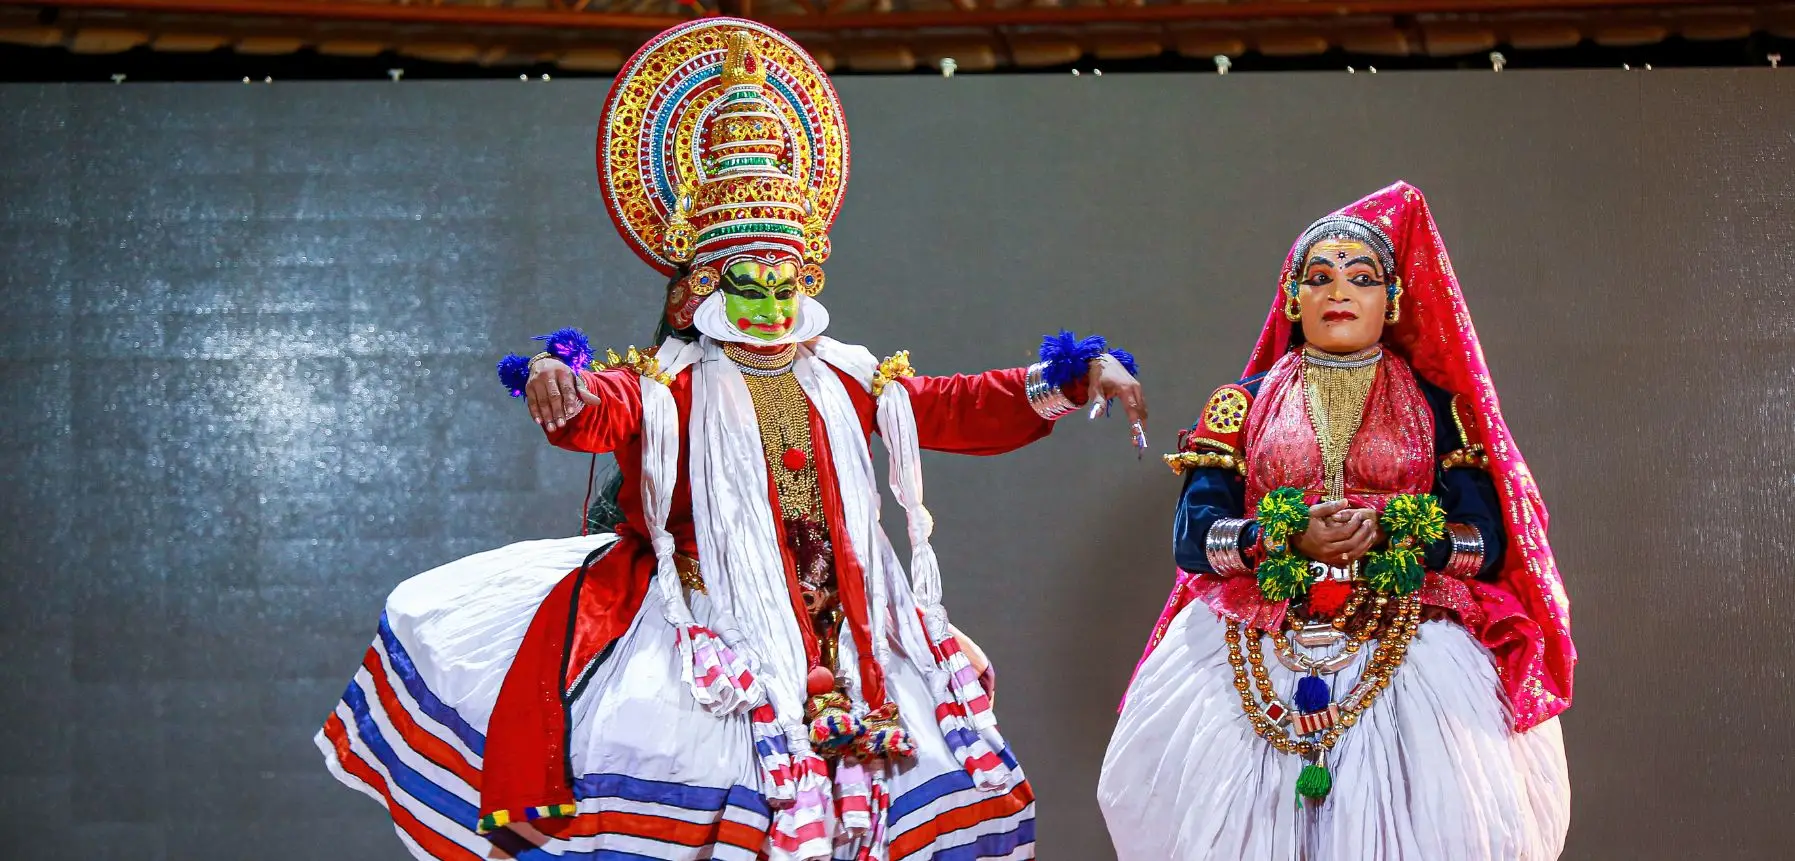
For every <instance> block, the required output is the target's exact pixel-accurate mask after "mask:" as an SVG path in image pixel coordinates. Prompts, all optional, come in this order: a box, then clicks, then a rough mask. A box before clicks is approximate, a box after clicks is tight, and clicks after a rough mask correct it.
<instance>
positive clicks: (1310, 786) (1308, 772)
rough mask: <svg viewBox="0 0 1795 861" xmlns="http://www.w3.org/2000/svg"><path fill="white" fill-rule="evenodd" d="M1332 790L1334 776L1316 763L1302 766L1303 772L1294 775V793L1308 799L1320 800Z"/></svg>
mask: <svg viewBox="0 0 1795 861" xmlns="http://www.w3.org/2000/svg"><path fill="white" fill-rule="evenodd" d="M1332 791H1334V776H1333V775H1331V774H1328V770H1327V768H1326V767H1324V766H1321V765H1316V764H1313V763H1312V764H1309V765H1305V766H1303V773H1302V774H1299V775H1297V777H1296V794H1297V795H1300V796H1302V797H1304V798H1307V799H1309V800H1310V801H1322V800H1324V799H1326V798H1327V797H1328V793H1329V792H1332Z"/></svg>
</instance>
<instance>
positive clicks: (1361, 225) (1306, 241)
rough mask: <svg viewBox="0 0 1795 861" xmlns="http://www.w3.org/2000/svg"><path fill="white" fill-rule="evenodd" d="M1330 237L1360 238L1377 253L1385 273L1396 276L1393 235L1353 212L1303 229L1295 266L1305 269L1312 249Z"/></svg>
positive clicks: (1297, 247) (1300, 269) (1325, 219)
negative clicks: (1304, 266)
mask: <svg viewBox="0 0 1795 861" xmlns="http://www.w3.org/2000/svg"><path fill="white" fill-rule="evenodd" d="M1330 236H1345V237H1348V238H1350V239H1357V240H1359V241H1360V242H1363V243H1365V244H1366V245H1369V246H1371V250H1372V252H1374V253H1376V254H1377V260H1378V262H1379V263H1380V264H1383V267H1384V276H1385V277H1388V278H1395V277H1396V245H1395V244H1394V243H1392V242H1391V241H1390V236H1389V234H1387V233H1385V232H1384V231H1383V229H1382V228H1380V227H1378V226H1377V225H1375V224H1372V223H1371V222H1369V221H1366V220H1365V219H1363V218H1359V217H1357V216H1352V215H1330V216H1328V217H1326V218H1323V219H1322V220H1320V221H1317V222H1315V223H1314V224H1311V225H1309V229H1308V230H1305V231H1303V238H1302V239H1300V240H1297V243H1296V257H1295V261H1296V262H1295V266H1296V269H1297V271H1298V272H1301V271H1302V270H1303V259H1304V258H1306V257H1308V256H1309V250H1310V249H1312V248H1314V247H1315V243H1317V242H1320V241H1321V240H1323V239H1326V238H1328V237H1330Z"/></svg>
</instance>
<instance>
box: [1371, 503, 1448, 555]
mask: <svg viewBox="0 0 1795 861" xmlns="http://www.w3.org/2000/svg"><path fill="white" fill-rule="evenodd" d="M1379 520H1380V525H1381V526H1383V527H1384V532H1385V533H1387V534H1389V536H1390V543H1391V544H1401V543H1414V544H1417V545H1421V546H1426V545H1428V544H1432V543H1433V542H1435V541H1438V540H1440V539H1441V538H1444V537H1446V510H1445V509H1443V508H1441V507H1440V500H1439V499H1438V498H1437V497H1435V496H1434V495H1433V494H1431V493H1421V494H1404V495H1402V496H1397V497H1392V498H1391V499H1390V502H1389V504H1387V505H1385V506H1384V513H1383V516H1382V517H1381V518H1379ZM1405 539H1406V542H1405Z"/></svg>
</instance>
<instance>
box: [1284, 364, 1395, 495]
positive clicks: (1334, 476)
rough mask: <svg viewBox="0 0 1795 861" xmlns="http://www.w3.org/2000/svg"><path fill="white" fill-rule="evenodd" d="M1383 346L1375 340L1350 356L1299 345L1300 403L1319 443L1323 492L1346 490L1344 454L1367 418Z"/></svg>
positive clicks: (1331, 492) (1338, 493)
mask: <svg viewBox="0 0 1795 861" xmlns="http://www.w3.org/2000/svg"><path fill="white" fill-rule="evenodd" d="M1382 358H1383V348H1382V347H1379V346H1376V345H1373V346H1372V347H1371V348H1369V349H1366V350H1361V351H1360V352H1357V353H1353V354H1352V355H1349V356H1336V355H1333V354H1331V353H1325V352H1322V351H1321V350H1317V349H1315V348H1314V347H1311V346H1308V345H1304V346H1303V370H1302V374H1303V403H1304V405H1305V406H1307V407H1308V410H1309V424H1310V426H1312V427H1314V428H1315V439H1316V441H1317V442H1318V443H1320V444H1321V476H1322V494H1323V497H1324V498H1325V499H1330V500H1333V499H1343V498H1345V496H1346V456H1347V454H1348V452H1350V451H1351V450H1352V439H1353V436H1354V435H1356V434H1357V433H1358V432H1359V424H1360V422H1362V421H1364V419H1365V401H1366V400H1368V399H1369V398H1370V397H1371V384H1372V383H1373V382H1375V381H1376V380H1377V366H1378V361H1379V360H1380V359H1382Z"/></svg>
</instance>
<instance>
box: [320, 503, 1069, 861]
mask: <svg viewBox="0 0 1795 861" xmlns="http://www.w3.org/2000/svg"><path fill="white" fill-rule="evenodd" d="M612 540H613V536H611V535H608V534H606V535H595V536H588V537H583V538H568V539H558V540H549V541H527V542H522V543H519V544H513V545H510V546H508V547H501V548H498V549H496V550H490V551H487V552H484V553H479V554H476V555H474V556H469V557H467V558H464V559H460V560H457V561H455V562H451V563H449V564H447V565H444V566H442V567H440V568H437V569H435V570H432V571H428V572H425V573H423V574H419V575H418V576H416V577H413V578H411V579H410V580H407V581H405V582H404V583H402V584H400V585H399V586H398V587H397V588H396V589H395V590H394V591H393V593H392V596H391V597H390V598H388V600H387V605H386V612H385V614H384V615H383V616H382V618H381V623H380V627H379V635H378V636H377V637H376V639H375V641H374V643H373V645H372V647H370V649H369V650H368V652H367V654H366V657H365V658H364V660H363V663H362V666H361V668H360V669H359V671H358V672H357V673H356V674H355V678H354V679H353V680H352V681H351V682H350V684H349V687H348V689H347V691H346V692H345V694H344V697H343V699H342V700H341V701H340V702H339V703H338V704H337V707H336V709H335V711H334V712H333V713H332V715H331V718H330V720H329V721H328V722H327V723H326V725H325V727H324V729H323V730H322V731H320V732H319V733H318V736H317V739H316V741H317V745H318V747H319V749H320V751H321V752H322V753H323V754H324V759H325V763H326V765H327V766H328V767H329V768H330V770H331V772H332V773H333V774H335V775H336V776H337V777H338V779H340V780H342V782H343V783H345V784H347V785H348V786H350V787H352V788H354V789H356V790H359V791H361V792H362V793H364V794H366V795H368V796H370V797H372V798H373V799H375V800H376V801H378V802H379V803H380V804H381V805H382V806H384V807H386V808H387V810H388V813H389V814H390V815H391V816H392V819H393V824H394V829H395V831H397V833H398V835H399V838H400V840H401V841H402V842H403V843H404V844H405V846H406V848H407V849H409V850H410V851H411V854H412V855H413V856H415V857H416V858H418V859H420V861H426V859H441V861H447V859H454V861H484V859H508V858H518V859H532V860H533V859H539V858H540V859H550V858H561V859H588V861H602V859H612V858H618V859H621V858H647V859H658V861H696V859H714V861H756V859H757V858H760V857H762V855H761V853H762V850H763V848H764V835H765V831H766V829H767V827H768V824H769V821H770V811H769V809H768V807H767V804H766V802H765V800H764V798H763V796H762V795H761V793H760V773H759V770H758V768H759V766H758V763H757V759H756V757H755V755H754V739H753V733H752V729H751V728H750V725H749V721H748V718H747V716H746V715H737V716H731V717H727V718H718V717H714V716H712V715H709V714H707V713H705V712H704V711H703V710H702V709H701V708H700V707H699V706H698V705H697V703H695V702H694V701H693V699H692V696H691V694H690V692H689V688H688V685H687V684H686V683H685V682H684V680H683V678H682V677H681V675H680V672H679V661H678V652H677V650H676V646H675V642H674V637H673V630H672V628H670V627H669V626H668V625H667V624H666V623H665V622H664V621H662V619H661V618H660V614H659V611H658V608H657V607H656V605H655V603H654V601H653V600H652V597H651V599H650V600H647V601H644V602H643V607H642V609H641V610H640V611H639V612H638V613H637V614H636V618H635V620H634V622H633V623H632V624H631V626H630V628H629V629H628V631H627V632H626V633H624V635H623V636H622V637H621V638H620V639H619V640H618V641H617V643H616V645H615V646H614V647H613V648H612V649H611V651H610V653H609V654H608V656H606V657H605V658H604V659H603V661H602V662H601V663H600V664H599V666H598V667H597V669H596V670H595V671H594V672H593V675H592V677H591V679H590V681H589V683H588V684H586V685H585V687H584V688H583V689H582V692H581V693H580V694H579V696H578V698H577V699H575V701H574V702H573V704H572V706H571V707H570V718H571V721H572V726H571V727H570V731H569V733H568V742H569V744H568V758H569V760H570V762H571V765H572V768H573V774H574V775H576V780H575V785H574V795H575V798H576V801H577V805H578V815H577V818H576V822H575V826H576V827H574V828H572V829H570V831H571V832H573V834H575V835H577V836H570V837H569V838H567V839H559V838H556V839H551V838H549V837H547V836H545V835H543V834H542V833H540V832H538V831H536V830H535V829H534V828H532V827H530V825H529V824H528V823H527V822H525V823H515V824H513V826H512V827H511V828H510V829H509V830H501V831H499V832H497V833H495V834H492V835H487V836H481V835H479V834H477V833H476V825H477V823H478V820H479V806H480V792H479V789H478V787H477V782H478V780H479V771H480V769H481V767H482V764H483V759H482V753H483V749H484V746H485V734H486V730H487V726H488V724H489V721H490V719H491V716H492V709H493V706H494V704H495V703H496V702H497V699H498V694H499V688H500V686H501V685H502V684H503V682H504V679H505V674H506V672H507V671H508V670H509V669H510V667H511V664H512V661H513V659H514V658H515V657H516V654H517V650H518V647H519V646H520V645H521V643H522V642H523V638H524V633H525V631H526V630H527V629H528V627H529V625H530V621H531V619H532V618H534V616H535V613H536V609H537V607H538V606H539V605H540V604H541V603H542V601H543V599H544V598H545V597H547V595H548V593H549V592H550V590H552V589H553V588H554V587H555V585H556V584H557V583H558V582H560V580H561V579H562V578H563V577H565V576H566V575H567V573H568V572H569V571H571V570H573V569H576V568H578V567H579V566H580V563H581V562H582V561H583V560H584V559H585V558H586V556H587V554H588V553H590V552H591V551H593V550H595V549H597V548H599V547H602V546H604V545H606V544H608V543H609V542H611V541H612ZM893 664H894V666H888V667H886V668H885V671H886V685H887V688H888V691H889V693H890V695H891V696H892V698H893V699H895V700H896V701H897V703H898V707H899V709H900V711H901V713H902V714H904V715H906V716H911V717H910V718H909V719H908V720H907V721H906V724H907V726H909V727H910V728H911V729H912V734H913V735H914V736H915V738H916V741H917V746H918V748H919V750H918V752H917V755H916V757H914V758H913V759H911V760H908V761H907V762H906V763H905V764H904V766H903V767H902V768H900V769H896V770H895V774H893V775H892V776H891V777H890V782H889V789H890V792H891V798H892V803H891V809H890V811H889V813H888V815H887V829H886V835H887V838H888V840H889V842H888V844H887V846H888V847H889V851H888V856H887V857H889V859H890V861H904V859H926V858H936V857H941V858H954V859H966V861H975V859H1028V858H1033V857H1034V804H1033V794H1032V789H1031V788H1030V787H1029V786H1028V784H1027V782H1026V781H1025V780H1024V779H1023V778H1022V775H1021V772H1020V769H1017V772H1016V780H1015V781H1014V783H1013V784H1012V787H1011V788H1010V789H1008V790H1005V791H998V792H995V793H992V792H982V791H980V790H978V789H976V788H974V786H973V784H972V780H971V778H970V777H969V776H968V775H967V774H966V772H965V770H964V769H963V768H962V767H961V766H960V764H959V762H958V761H957V760H956V759H955V758H954V756H953V754H952V753H951V752H950V751H949V750H948V748H947V745H946V742H945V741H944V740H943V738H942V736H941V733H940V731H939V729H938V728H937V727H936V725H935V724H934V723H933V722H931V721H929V720H928V716H931V715H932V714H933V712H934V701H933V700H932V699H931V697H930V695H929V692H928V688H927V684H926V682H925V681H924V679H923V678H922V676H921V674H920V673H919V672H918V671H917V670H916V669H915V667H914V666H913V665H912V664H911V663H910V662H909V661H908V660H901V659H900V660H895V661H893ZM1003 755H1004V757H1005V758H1006V759H1009V760H1010V761H1011V762H1014V760H1013V759H1010V757H1009V752H1008V751H1005V752H1004V753H1003ZM949 812H954V813H956V815H954V816H944V815H943V814H947V813H949ZM978 812H984V813H985V815H983V816H980V815H977V813H978ZM712 835H714V836H712ZM853 854H854V846H853V845H852V844H845V845H843V846H841V847H838V857H841V858H852V857H853Z"/></svg>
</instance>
